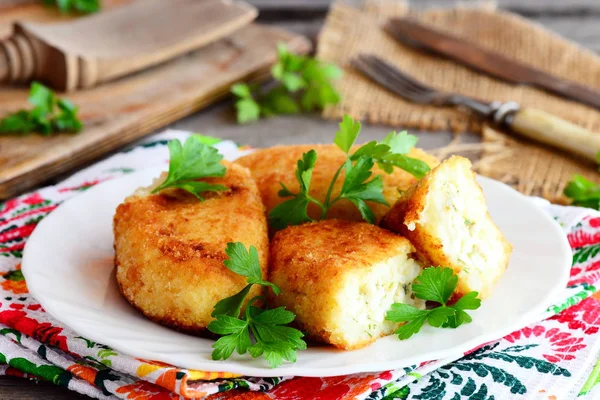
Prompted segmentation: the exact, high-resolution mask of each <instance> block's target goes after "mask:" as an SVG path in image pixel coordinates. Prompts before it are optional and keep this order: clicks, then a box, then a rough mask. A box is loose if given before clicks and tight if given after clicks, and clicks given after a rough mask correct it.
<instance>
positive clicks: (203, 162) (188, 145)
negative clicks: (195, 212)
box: [152, 135, 227, 200]
mask: <svg viewBox="0 0 600 400" xmlns="http://www.w3.org/2000/svg"><path fill="white" fill-rule="evenodd" d="M167 146H168V147H169V154H170V160H169V173H168V175H167V179H166V180H165V181H164V182H163V183H162V184H160V185H159V186H158V187H156V188H155V189H154V190H153V191H152V193H157V192H159V191H161V190H163V189H166V188H179V189H183V190H185V191H188V192H190V193H192V194H193V195H194V196H196V197H198V199H199V200H204V198H203V197H202V196H200V193H202V192H207V191H213V192H216V191H222V190H227V187H225V186H223V185H214V184H210V183H207V182H202V181H198V179H202V178H213V177H222V176H224V175H225V172H226V168H225V167H224V166H223V165H222V164H221V160H222V159H223V156H222V155H221V154H219V151H218V150H217V149H215V148H214V147H211V146H208V145H206V144H204V143H203V139H202V138H201V137H200V136H198V135H192V136H190V137H189V138H188V139H187V140H186V141H185V143H184V144H183V146H182V145H181V142H180V141H179V140H178V139H174V140H171V141H170V142H169V143H168V145H167Z"/></svg>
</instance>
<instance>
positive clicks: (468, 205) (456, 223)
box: [382, 156, 512, 299]
mask: <svg viewBox="0 0 600 400" xmlns="http://www.w3.org/2000/svg"><path fill="white" fill-rule="evenodd" d="M382 226H385V227H386V228H388V229H390V230H392V231H394V232H398V233H401V234H402V235H404V236H406V237H407V238H408V239H409V240H410V241H411V242H412V243H413V244H414V246H415V247H416V249H417V250H418V252H419V254H420V255H421V256H422V257H423V258H424V259H425V262H427V263H428V264H430V265H433V266H438V265H439V266H446V267H450V268H452V269H453V270H454V272H455V273H456V274H458V277H459V282H458V287H457V293H456V294H457V295H458V296H460V295H463V294H465V293H468V292H470V291H473V290H475V291H477V292H479V295H480V296H479V297H480V298H482V299H483V298H486V297H488V296H489V295H490V294H491V291H492V289H493V285H494V283H495V282H496V281H497V280H498V279H499V278H500V276H502V274H503V273H504V271H505V270H506V267H507V265H508V261H509V258H510V254H511V252H512V246H511V245H510V244H509V243H508V242H507V241H506V239H505V238H504V235H503V234H502V232H501V231H500V230H499V229H498V227H497V226H496V224H495V223H494V221H492V218H491V217H490V215H489V213H488V209H487V204H486V201H485V198H484V196H483V192H482V190H481V187H480V186H479V184H478V183H477V181H476V180H475V173H474V172H473V171H472V170H471V162H470V161H469V160H468V159H466V158H463V157H458V156H453V157H450V158H449V159H448V160H446V161H444V162H442V163H441V164H440V165H439V166H437V167H436V168H435V169H433V170H432V171H431V172H429V173H428V174H427V175H426V176H425V177H424V178H423V179H422V180H421V181H419V182H418V183H416V184H415V185H413V186H412V187H411V188H410V189H409V190H408V191H407V192H406V193H404V195H403V196H402V197H401V198H400V199H399V200H398V202H396V204H395V205H394V206H393V207H392V209H391V210H390V212H389V213H388V214H387V215H386V216H385V217H384V219H383V221H382Z"/></svg>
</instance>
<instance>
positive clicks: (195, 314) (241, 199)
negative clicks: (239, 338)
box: [114, 162, 269, 333]
mask: <svg viewBox="0 0 600 400" xmlns="http://www.w3.org/2000/svg"><path fill="white" fill-rule="evenodd" d="M223 164H224V165H225V166H226V167H227V173H226V174H225V176H224V177H222V178H210V179H205V181H206V182H209V183H213V184H221V185H224V186H226V187H227V188H228V190H227V191H223V192H207V193H203V196H204V197H205V199H206V200H205V201H203V202H201V201H199V200H198V199H197V198H196V197H195V196H193V195H192V194H190V193H187V192H184V191H182V190H180V189H166V190H163V191H161V192H159V193H158V194H151V193H150V192H151V190H152V188H154V187H156V186H158V184H160V183H161V182H162V181H163V180H164V177H163V178H162V179H159V180H158V181H157V182H155V184H154V185H153V186H151V187H149V188H141V189H138V191H136V192H135V193H134V194H133V195H132V196H130V197H128V198H126V199H125V201H124V202H123V203H122V204H121V205H119V206H118V208H117V211H116V213H115V216H114V237H115V264H116V269H117V271H116V272H117V274H116V276H117V282H118V284H119V288H120V290H121V292H122V293H123V295H124V296H125V298H126V299H127V300H128V301H129V302H130V303H131V304H132V305H133V306H134V307H135V308H137V309H138V310H140V311H141V312H142V313H144V314H145V315H146V316H147V317H149V318H150V319H152V320H154V321H156V322H158V323H160V324H163V325H166V326H169V327H172V328H175V329H178V330H181V331H185V332H190V333H201V332H203V331H204V330H205V328H206V326H207V325H208V324H209V323H210V321H211V320H212V319H213V318H212V317H211V316H210V314H211V312H212V310H213V307H214V305H215V304H216V303H217V302H218V301H219V300H221V299H223V298H225V297H228V296H231V295H233V294H235V293H237V292H239V291H240V290H241V289H242V288H244V286H246V278H245V277H243V276H241V275H238V274H236V273H234V272H232V271H230V270H229V269H227V268H226V267H225V266H224V265H223V261H224V260H225V259H227V255H226V253H225V249H226V247H227V243H228V242H242V243H243V244H244V245H245V246H246V247H249V246H255V247H256V249H257V250H258V255H259V260H260V265H261V267H262V271H263V277H265V278H266V275H267V260H268V248H269V242H268V237H267V222H266V218H265V211H264V207H263V205H262V202H261V199H260V195H259V192H258V189H257V187H256V184H255V183H254V181H253V180H252V178H251V177H250V171H248V170H247V169H246V168H244V167H242V166H240V165H237V164H232V163H228V162H223ZM260 294H261V288H260V287H259V286H258V285H255V287H254V288H253V289H252V290H251V292H250V294H249V296H248V298H251V297H253V296H257V295H260Z"/></svg>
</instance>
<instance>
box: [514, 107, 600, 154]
mask: <svg viewBox="0 0 600 400" xmlns="http://www.w3.org/2000/svg"><path fill="white" fill-rule="evenodd" d="M506 123H507V124H508V126H509V127H510V128H511V129H512V130H513V131H514V132H515V133H518V134H520V135H522V136H526V137H528V138H530V139H532V140H535V141H538V142H542V143H545V144H547V145H550V146H552V147H556V148H559V149H562V150H565V151H567V152H569V153H571V154H574V155H576V156H579V157H584V158H586V159H587V160H590V161H593V162H595V163H597V162H598V158H597V156H596V154H597V153H598V151H600V133H594V132H590V131H589V130H587V129H584V128H582V127H580V126H577V125H575V124H572V123H571V122H568V121H565V120H564V119H562V118H559V117H557V116H555V115H551V114H548V113H546V112H544V111H541V110H536V109H533V108H523V109H520V110H518V111H517V112H516V113H514V114H513V115H512V116H511V118H508V119H507V120H506Z"/></svg>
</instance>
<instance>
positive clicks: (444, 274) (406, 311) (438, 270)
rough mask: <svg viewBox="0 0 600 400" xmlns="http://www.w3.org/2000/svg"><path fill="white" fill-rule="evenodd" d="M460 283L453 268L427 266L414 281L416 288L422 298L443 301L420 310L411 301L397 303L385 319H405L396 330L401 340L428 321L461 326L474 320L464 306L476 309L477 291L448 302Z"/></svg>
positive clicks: (434, 325)
mask: <svg viewBox="0 0 600 400" xmlns="http://www.w3.org/2000/svg"><path fill="white" fill-rule="evenodd" d="M457 284H458V275H455V274H454V272H453V271H452V269H450V268H443V267H431V268H426V269H424V270H423V271H422V272H421V274H420V275H419V276H418V277H417V278H416V280H415V283H414V284H413V292H414V294H415V296H416V297H418V298H419V299H422V300H427V301H433V302H436V303H439V304H440V305H439V306H438V307H435V308H431V309H428V310H421V309H418V308H416V307H413V306H410V305H408V304H400V303H394V304H392V309H391V310H390V311H388V312H387V314H386V317H385V318H386V319H387V320H388V321H393V322H406V324H404V325H402V326H401V327H399V328H398V330H397V331H396V334H397V335H398V338H400V339H401V340H405V339H408V338H409V337H411V336H412V335H414V334H415V333H417V332H419V331H420V330H421V328H422V327H423V325H424V324H425V322H426V321H427V322H429V325H431V326H433V327H436V328H439V327H444V328H458V327H459V326H460V325H462V324H467V323H469V322H471V321H472V318H471V316H470V315H469V314H467V312H466V311H465V310H476V309H478V308H479V306H480V305H481V300H479V299H478V298H477V296H478V293H477V292H469V293H467V294H466V295H464V296H463V297H461V298H460V299H459V300H458V301H457V302H456V303H454V304H453V305H451V306H448V305H446V303H447V302H448V300H450V297H451V296H452V293H454V290H455V289H456V286H457Z"/></svg>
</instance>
